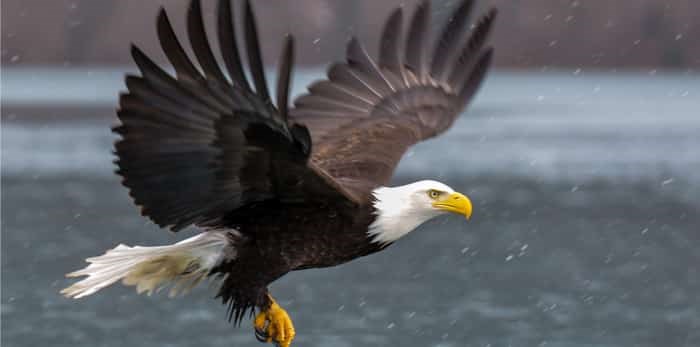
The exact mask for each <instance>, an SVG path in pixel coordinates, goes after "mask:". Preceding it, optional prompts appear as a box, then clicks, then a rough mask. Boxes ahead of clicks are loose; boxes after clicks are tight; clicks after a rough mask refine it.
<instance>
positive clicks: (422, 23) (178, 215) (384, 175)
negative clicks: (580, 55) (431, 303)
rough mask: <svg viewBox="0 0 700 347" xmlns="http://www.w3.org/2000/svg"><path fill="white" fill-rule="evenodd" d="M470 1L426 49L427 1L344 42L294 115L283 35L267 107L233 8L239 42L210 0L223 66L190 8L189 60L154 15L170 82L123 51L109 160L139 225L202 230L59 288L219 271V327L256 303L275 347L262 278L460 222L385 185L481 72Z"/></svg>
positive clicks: (287, 330)
mask: <svg viewBox="0 0 700 347" xmlns="http://www.w3.org/2000/svg"><path fill="white" fill-rule="evenodd" d="M472 7H473V2H472V1H470V0H464V1H462V2H461V3H460V4H459V5H458V6H457V8H456V10H455V11H454V13H453V15H452V17H450V19H449V20H448V21H447V22H446V23H443V25H442V27H443V29H442V30H441V31H440V34H439V35H438V36H437V38H436V39H435V40H430V39H429V37H428V36H429V32H430V28H431V25H430V3H429V2H428V1H423V2H421V3H420V4H419V5H418V6H417V8H416V9H415V11H414V12H413V14H412V16H410V20H409V21H408V28H407V29H404V13H403V11H404V10H403V8H397V9H396V10H395V11H393V12H392V14H391V15H390V16H389V19H388V20H387V22H386V24H385V25H384V28H383V30H382V34H381V37H380V40H379V45H380V46H379V58H378V60H376V61H375V60H374V59H373V58H372V57H370V56H369V54H367V52H366V50H365V49H364V47H363V46H362V44H361V43H360V42H359V41H358V40H357V39H355V38H352V39H351V40H350V41H349V43H348V45H347V52H346V59H345V61H343V62H336V63H334V64H332V65H330V67H329V68H328V73H327V78H326V79H324V80H320V81H317V82H315V83H313V84H311V85H310V86H309V87H308V93H306V94H304V95H302V96H300V97H298V98H296V100H294V103H293V107H290V106H289V105H288V98H289V92H290V81H291V75H292V65H293V58H294V39H293V38H292V36H287V37H286V38H285V40H284V43H283V47H282V50H281V55H280V59H279V70H278V76H277V86H276V89H275V90H276V95H275V96H276V98H275V99H276V100H275V102H273V100H272V98H271V95H270V92H269V90H268V86H267V82H266V79H265V75H264V64H263V61H262V57H261V53H260V43H259V40H258V34H257V24H256V22H255V16H254V15H253V8H252V5H251V4H250V3H249V2H248V1H245V2H244V4H243V6H242V12H243V20H242V25H241V28H239V29H240V30H241V33H242V38H243V42H242V44H239V42H237V41H238V36H239V35H237V33H236V28H235V24H236V23H235V21H234V18H235V16H234V13H233V9H234V7H233V6H232V4H231V3H230V0H221V1H219V3H218V6H217V13H218V15H217V21H216V38H217V39H218V46H219V47H220V54H221V60H222V61H223V66H221V65H220V64H219V63H218V60H217V58H216V57H215V55H214V52H213V50H212V48H211V46H210V42H209V38H208V37H207V34H206V30H205V26H204V22H203V19H202V10H201V4H200V2H199V1H198V0H193V1H192V3H191V5H190V8H189V10H188V13H187V37H188V39H189V43H190V46H191V47H192V51H193V52H194V57H195V60H193V59H191V58H190V57H189V56H188V55H187V53H186V52H185V50H184V48H183V46H182V43H181V41H180V39H178V38H177V36H176V35H175V33H174V31H173V28H172V26H171V24H170V20H169V19H168V16H167V14H166V12H165V11H164V10H161V12H160V13H159V15H158V19H157V34H158V38H159V40H160V43H161V46H162V48H163V51H164V52H165V55H166V56H167V58H168V60H169V62H170V64H171V65H172V67H173V68H174V70H175V75H174V76H172V75H170V74H169V73H167V72H166V71H165V70H163V69H162V68H161V67H159V66H158V65H157V64H156V63H154V62H153V61H152V60H151V59H149V58H148V56H147V55H146V54H145V53H143V52H142V51H141V50H140V49H139V48H137V47H135V46H134V47H132V56H133V59H134V61H135V62H136V65H137V66H138V68H139V70H140V72H141V74H140V76H127V77H126V85H127V89H128V92H127V93H126V94H123V95H121V97H120V101H119V110H118V111H117V116H118V117H119V120H120V121H121V124H120V125H119V126H117V127H115V128H114V132H115V133H117V134H118V135H119V136H120V137H121V139H120V140H119V141H117V143H116V144H115V153H116V156H117V160H116V161H115V163H116V165H117V167H118V169H117V173H118V174H119V175H120V176H121V177H122V178H123V181H122V183H123V184H124V185H125V186H126V187H127V188H128V189H129V194H130V195H131V197H132V198H133V199H134V202H135V203H136V205H138V206H139V207H140V208H141V211H142V214H143V215H144V216H147V217H148V218H150V219H151V220H153V221H154V222H155V223H156V224H158V225H159V226H161V227H165V228H169V229H170V230H172V231H178V230H181V229H183V228H185V227H187V226H190V225H195V226H198V227H200V228H201V229H202V230H203V232H202V233H201V234H199V235H196V236H194V237H191V238H189V239H186V240H183V241H181V242H179V243H177V244H174V245H168V246H161V247H140V246H136V247H128V246H125V245H119V246H117V247H116V248H114V249H111V250H108V251H107V252H106V253H105V254H104V255H102V256H98V257H94V258H88V259H87V261H88V262H89V263H90V265H89V266H87V267H86V268H84V269H82V270H79V271H76V272H73V273H71V274H69V275H68V276H71V277H73V276H87V278H85V279H83V280H81V281H79V282H77V283H75V284H73V285H72V286H70V287H68V288H66V289H64V290H63V291H62V293H63V294H64V295H66V296H68V297H74V298H79V297H84V296H86V295H90V294H93V293H95V292H96V291H98V290H100V289H102V288H104V287H106V286H108V285H110V284H112V283H114V282H116V281H119V280H121V281H122V282H123V283H124V284H126V285H134V286H136V288H137V290H138V291H139V292H148V293H149V294H150V293H152V292H153V291H156V290H158V289H161V288H163V287H165V286H168V285H170V286H171V289H170V293H171V295H176V294H177V293H179V292H186V291H188V290H189V289H191V288H192V287H194V286H195V285H196V284H197V283H199V282H200V281H202V280H203V279H205V278H208V277H213V278H218V279H219V280H220V281H221V286H220V288H219V293H218V296H219V297H220V298H221V299H222V301H223V302H224V303H226V304H227V305H228V306H229V319H231V320H233V321H235V322H240V321H241V320H242V319H243V318H244V317H245V316H246V314H247V313H251V314H252V313H253V312H255V311H256V308H257V311H258V314H257V315H256V317H255V319H254V322H253V324H254V326H255V331H256V336H257V337H258V339H260V340H261V341H267V342H274V343H276V344H278V345H280V346H283V347H286V346H289V345H290V343H291V341H292V339H293V338H294V335H295V332H294V328H293V325H292V322H291V319H290V318H289V316H288V314H287V313H286V311H285V310H284V309H283V308H281V307H280V306H279V305H278V304H277V303H276V302H275V300H274V299H273V298H272V296H271V295H270V294H269V292H268V290H267V286H268V285H269V284H270V283H271V282H273V281H274V280H276V279H278V278H279V277H281V276H283V275H285V274H286V273H288V272H290V271H295V270H301V269H307V268H314V267H326V266H334V265H338V264H342V263H345V262H347V261H350V260H353V259H356V258H358V257H361V256H364V255H368V254H371V253H374V252H377V251H380V250H382V249H384V248H386V247H387V246H389V245H391V244H392V243H394V242H395V241H396V240H398V239H399V238H401V237H402V236H403V235H405V234H407V233H408V232H410V231H411V230H413V229H415V228H416V227H417V226H418V225H420V224H422V223H423V222H425V221H427V220H428V219H431V218H433V217H435V216H438V215H441V214H444V213H446V212H451V213H457V214H461V215H464V216H466V217H467V218H469V217H470V216H471V213H472V205H471V202H470V201H469V199H468V198H467V197H466V196H464V195H462V194H460V193H458V192H455V191H454V190H453V189H452V188H450V187H449V186H447V185H445V184H443V183H440V182H436V181H432V180H425V181H419V182H415V183H412V184H408V185H404V186H398V187H388V186H387V185H388V184H389V180H390V179H391V177H392V174H393V172H394V169H395V168H396V165H397V164H398V162H399V160H400V159H401V157H402V156H403V154H404V153H405V152H406V150H407V149H408V148H409V147H410V146H411V145H414V144H416V143H418V142H420V141H422V140H425V139H427V138H430V137H433V136H436V135H439V134H441V133H443V132H444V131H445V130H447V129H448V128H449V127H450V126H451V125H452V123H453V122H454V121H455V118H456V117H457V116H458V115H459V114H460V113H461V112H462V111H463V110H464V108H465V107H466V105H467V104H468V103H469V101H471V99H472V98H473V96H474V94H475V93H476V91H477V90H478V88H479V86H480V85H481V83H482V81H483V79H484V76H485V75H486V72H487V71H488V68H489V65H490V63H491V59H492V54H493V50H492V48H491V47H489V46H488V45H487V43H486V42H487V38H488V34H489V32H490V29H491V27H492V24H493V21H494V19H495V16H496V11H495V10H490V11H489V12H487V14H486V15H484V16H482V17H481V18H480V19H479V20H478V21H477V22H476V24H475V25H474V27H473V28H471V29H470V28H469V26H468V22H469V21H468V16H469V13H470V11H471V9H472ZM241 52H245V54H246V55H245V57H242V56H241ZM244 59H245V61H247V63H248V66H247V68H246V67H245V66H244V65H243V63H242V61H243V60H244ZM246 70H247V73H246ZM248 76H249V77H248Z"/></svg>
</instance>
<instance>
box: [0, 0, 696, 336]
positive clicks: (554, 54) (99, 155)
mask: <svg viewBox="0 0 700 347" xmlns="http://www.w3.org/2000/svg"><path fill="white" fill-rule="evenodd" d="M415 3H416V2H415V1H370V0H357V1H343V0H295V1H254V3H253V4H254V8H255V10H256V14H257V18H258V25H259V34H260V37H261V40H262V49H263V55H264V58H265V61H266V63H267V64H268V67H269V68H270V72H271V73H273V72H274V69H273V67H274V65H275V64H276V60H277V55H278V54H279V48H280V44H281V42H282V37H283V35H284V34H286V33H292V34H294V36H295V37H296V39H297V52H296V57H297V58H296V61H297V66H298V69H297V70H296V72H295V75H294V88H293V91H292V92H293V94H299V93H302V92H303V91H304V90H305V86H307V85H308V84H309V83H310V82H311V81H313V80H316V79H319V78H321V77H322V76H323V74H324V70H325V67H326V66H327V65H328V63H329V62H331V61H336V60H340V59H343V56H344V45H345V43H346V42H347V41H348V39H349V38H350V37H351V36H358V37H359V38H360V40H361V41H362V42H363V43H364V44H365V47H366V48H367V49H368V51H369V52H370V53H372V54H374V53H376V48H377V46H378V36H379V34H380V32H381V28H382V25H383V21H384V19H385V18H386V17H387V16H388V14H389V13H390V11H391V10H392V9H393V8H395V7H396V6H403V7H404V10H405V11H406V12H407V13H411V12H412V11H413V9H414V7H415ZM456 4H457V2H456V1H453V0H434V1H432V12H433V13H432V18H433V22H432V23H433V24H434V25H433V26H434V28H435V30H436V31H437V30H438V29H439V28H440V26H439V25H438V23H442V22H444V21H446V20H447V19H448V18H449V15H450V13H451V11H452V10H453V9H454V8H455V6H456ZM0 6H1V8H0V10H1V12H2V23H1V31H2V32H1V33H0V38H1V40H2V51H1V60H2V73H1V76H0V77H1V79H2V83H1V90H0V93H1V94H2V127H1V133H0V135H1V144H2V162H1V164H2V220H1V221H0V223H1V224H0V227H1V228H2V301H1V303H0V304H1V308H2V341H1V343H2V345H4V346H35V345H36V346H41V345H48V346H98V345H99V346H131V345H139V346H147V345H166V346H191V345H212V346H228V345H231V344H234V345H237V346H254V345H257V344H258V343H257V342H256V341H254V338H253V332H252V329H251V327H250V325H249V324H248V323H247V322H244V323H243V325H242V326H241V327H240V328H236V327H233V326H232V325H231V324H229V323H227V322H226V320H225V307H224V306H221V305H219V304H218V303H217V302H216V301H215V300H212V297H213V294H214V291H213V290H208V289H206V288H200V289H199V290H196V291H195V293H193V294H191V295H190V296H188V297H186V298H179V299H168V298H167V297H166V296H165V295H155V296H153V297H150V298H149V297H140V296H137V295H136V294H135V293H134V291H133V290H132V289H130V288H129V289H126V288H122V287H115V288H109V289H108V290H105V291H103V292H101V293H100V294H99V295H96V296H94V297H89V298H86V299H84V300H80V301H71V300H67V299H65V298H63V297H61V296H60V295H59V294H58V291H59V290H60V289H61V288H63V287H65V286H67V285H68V284H69V281H68V280H66V279H64V277H63V275H64V274H65V273H67V272H70V271H72V270H75V269H76V268H78V267H82V266H83V259H84V258H86V257H89V256H93V255H97V254H100V253H102V252H103V251H104V250H106V249H108V248H112V247H114V246H115V245H116V244H118V243H122V242H123V243H126V244H129V245H134V244H140V245H156V244H164V243H172V242H174V241H176V240H180V239H183V238H184V237H186V236H189V235H191V234H192V233H194V232H196V230H188V231H186V232H183V233H180V234H177V235H176V234H172V233H167V232H164V231H159V230H158V228H157V227H156V226H154V225H153V224H152V223H150V222H149V221H148V220H146V219H144V218H143V217H141V216H140V215H139V211H138V209H137V208H136V207H134V206H133V205H132V203H131V201H130V199H129V197H128V195H127V192H126V190H125V189H124V188H123V187H121V185H120V184H119V180H118V179H117V177H116V176H115V175H114V174H113V173H112V171H113V164H112V160H113V157H112V155H111V146H112V143H113V141H114V140H115V137H114V136H113V135H112V134H111V133H110V130H109V129H110V126H111V125H114V124H115V123H116V117H115V112H114V109H115V108H116V105H117V98H118V94H119V92H120V91H122V90H124V88H125V87H124V84H123V76H124V74H125V73H135V72H136V71H135V68H134V65H133V63H132V62H131V59H130V56H129V45H130V44H131V43H132V42H133V43H135V44H137V45H138V46H140V47H141V48H143V49H144V51H145V52H147V53H148V54H149V55H150V56H152V57H153V58H154V59H155V60H156V61H158V62H160V63H161V64H164V65H167V63H166V60H165V58H164V55H163V54H162V53H161V51H160V48H159V47H158V42H157V38H156V37H157V36H156V32H155V17H156V14H157V11H158V9H159V7H161V6H162V7H165V8H166V10H167V11H168V14H169V16H170V19H171V21H172V23H173V25H174V27H175V31H176V33H177V34H178V35H180V37H182V38H183V40H185V42H186V39H185V37H186V29H185V13H186V9H187V6H188V1H187V0H173V1H136V0H122V1H115V0H113V1H103V0H99V1H97V0H90V1H88V0H83V1H79V0H74V1H63V0H57V1H37V0H29V1H27V0H25V1H22V0H3V1H2V3H1V5H0ZM490 6H496V7H498V9H499V11H500V12H499V18H498V20H497V24H496V27H495V30H494V32H493V33H492V40H491V42H492V45H493V46H494V47H495V48H496V59H495V66H494V69H493V70H492V72H491V73H490V75H489V77H488V78H487V80H486V81H485V83H484V85H483V87H482V89H481V91H480V92H479V94H478V95H477V97H476V99H475V100H474V101H473V102H472V103H471V105H470V106H469V108H468V110H466V111H465V113H464V114H463V115H462V117H461V118H460V119H459V120H458V121H457V123H456V124H455V126H454V127H453V128H452V129H451V130H450V131H449V132H448V133H447V134H445V135H444V136H442V137H440V138H437V139H434V140H430V141H427V142H425V143H422V144H419V145H417V146H415V147H414V148H413V149H412V150H411V151H410V152H409V153H407V155H406V156H405V158H404V159H403V161H402V162H401V164H400V166H399V169H398V171H397V173H396V177H395V180H394V181H395V183H396V184H402V183H405V182H409V181H414V180H417V179H424V178H433V179H438V180H441V181H443V182H446V183H448V184H450V185H451V186H452V187H454V188H455V189H457V190H460V191H464V192H467V193H468V194H469V195H470V196H471V197H472V200H473V201H475V212H474V217H475V218H473V220H472V221H471V222H470V223H468V224H465V223H464V221H463V220H461V219H457V218H449V217H446V218H443V219H438V220H435V221H431V222H429V223H427V224H426V225H424V226H423V227H421V228H420V229H419V230H417V231H416V232H414V233H411V234H410V235H409V236H407V237H406V238H405V239H403V240H401V242H399V243H397V244H396V245H394V246H393V247H391V248H390V249H388V250H386V251H385V252H382V253H380V254H377V255H373V256H370V257H367V258H363V259H360V260H358V261H355V262H352V263H349V264H346V265H343V266H341V267H337V268H331V269H323V270H307V271H303V272H299V273H292V274H290V275H288V276H286V277H284V278H282V279H281V280H280V281H278V282H276V283H275V284H274V285H273V286H272V292H273V293H275V295H276V296H277V297H278V299H279V300H280V301H281V303H282V304H283V305H284V306H286V308H287V309H288V310H289V311H290V313H291V315H292V317H293V318H294V319H295V323H296V325H297V332H298V337H297V340H296V341H297V343H296V345H304V346H358V345H381V346H383V345H396V344H402V345H420V346H455V347H456V346H493V347H496V346H649V347H652V346H698V345H700V296H698V293H700V253H699V252H698V251H697V249H698V246H699V245H700V237H699V235H698V233H699V232H700V198H699V197H700V2H697V1H691V0H671V1H661V0H637V1H624V2H623V1H604V0H589V1H582V0H564V1H559V0H540V1H519V0H494V1H479V2H478V3H477V6H476V10H475V11H474V13H475V14H478V13H483V12H484V11H485V10H486V9H487V8H488V7H490ZM203 7H204V12H205V22H206V24H207V25H208V29H209V32H213V30H212V28H213V26H212V24H213V23H214V21H215V17H214V8H215V4H214V2H213V1H204V5H203ZM473 17H476V16H475V15H474V14H473ZM187 49H189V48H187ZM268 78H270V79H273V78H274V76H273V75H272V74H271V75H270V76H268Z"/></svg>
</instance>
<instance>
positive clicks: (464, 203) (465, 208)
mask: <svg viewBox="0 0 700 347" xmlns="http://www.w3.org/2000/svg"><path fill="white" fill-rule="evenodd" d="M433 207H435V208H438V209H441V210H445V211H448V212H452V213H459V214H463V215H464V216H465V217H467V219H469V218H471V216H472V202H471V201H470V200H469V198H468V197H466V196H465V195H464V194H461V193H457V192H454V193H452V194H449V195H447V196H446V197H445V198H443V199H440V200H437V201H435V202H433Z"/></svg>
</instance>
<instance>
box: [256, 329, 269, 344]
mask: <svg viewBox="0 0 700 347" xmlns="http://www.w3.org/2000/svg"><path fill="white" fill-rule="evenodd" d="M269 337H270V336H269V335H267V332H265V331H263V330H259V329H257V328H256V329H255V338H256V339H257V340H258V341H260V342H267V341H268V338H269Z"/></svg>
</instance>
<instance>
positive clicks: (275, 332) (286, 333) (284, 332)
mask: <svg viewBox="0 0 700 347" xmlns="http://www.w3.org/2000/svg"><path fill="white" fill-rule="evenodd" d="M270 302H271V304H270V306H269V307H268V308H267V309H265V310H263V311H262V312H260V313H258V315H257V316H255V321H254V322H253V325H254V326H255V338H257V339H258V341H260V342H274V343H275V344H276V345H277V346H279V347H289V345H290V344H291V343H292V340H293V339H294V336H295V335H296V332H295V331H294V325H292V319H291V318H289V314H287V311H285V310H284V309H283V308H282V307H280V306H279V305H278V304H277V302H276V301H275V300H274V299H273V298H272V297H270Z"/></svg>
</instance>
